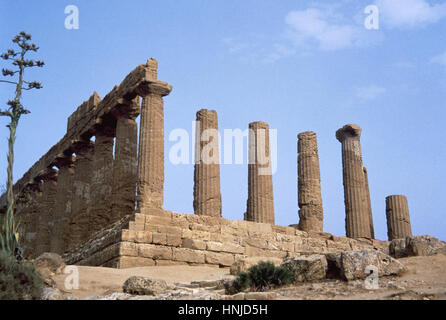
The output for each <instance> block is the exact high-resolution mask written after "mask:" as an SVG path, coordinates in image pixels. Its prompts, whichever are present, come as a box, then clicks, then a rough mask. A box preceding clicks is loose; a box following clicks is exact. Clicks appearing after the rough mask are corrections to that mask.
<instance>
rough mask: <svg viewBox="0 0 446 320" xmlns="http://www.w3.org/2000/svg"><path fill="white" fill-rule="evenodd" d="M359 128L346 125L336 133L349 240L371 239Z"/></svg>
mask: <svg viewBox="0 0 446 320" xmlns="http://www.w3.org/2000/svg"><path fill="white" fill-rule="evenodd" d="M361 130H362V129H361V128H360V127H359V126H358V125H355V124H347V125H345V126H344V127H342V128H341V129H339V130H338V131H337V132H336V138H337V139H338V140H339V142H341V143H342V168H343V180H344V203H345V215H346V217H345V226H346V234H347V237H349V238H371V237H372V235H371V233H370V218H369V206H368V203H367V191H366V188H365V180H364V171H363V165H362V153H361V142H360V137H361Z"/></svg>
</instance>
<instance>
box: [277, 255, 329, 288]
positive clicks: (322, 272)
mask: <svg viewBox="0 0 446 320" xmlns="http://www.w3.org/2000/svg"><path fill="white" fill-rule="evenodd" d="M281 266H282V267H285V268H286V269H288V270H290V271H291V272H293V273H294V278H295V281H296V282H305V281H313V280H322V279H325V277H326V274H327V259H326V258H325V256H324V255H317V254H315V255H310V256H307V257H293V258H289V259H286V260H285V261H284V262H283V263H282V265H281Z"/></svg>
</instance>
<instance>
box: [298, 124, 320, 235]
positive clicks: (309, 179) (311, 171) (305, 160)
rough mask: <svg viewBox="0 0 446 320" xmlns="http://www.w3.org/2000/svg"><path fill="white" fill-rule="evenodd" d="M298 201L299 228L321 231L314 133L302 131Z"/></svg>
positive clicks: (300, 138) (318, 170) (316, 152)
mask: <svg viewBox="0 0 446 320" xmlns="http://www.w3.org/2000/svg"><path fill="white" fill-rule="evenodd" d="M297 137H298V144H297V149H298V159H297V167H298V170H297V171H298V190H299V191H298V202H299V208H300V210H299V218H300V220H299V229H300V230H303V231H317V232H322V231H323V222H324V212H323V209H322V195H321V174H320V169H319V155H318V148H317V136H316V133H314V132H311V131H308V132H302V133H300V134H299V135H298V136H297Z"/></svg>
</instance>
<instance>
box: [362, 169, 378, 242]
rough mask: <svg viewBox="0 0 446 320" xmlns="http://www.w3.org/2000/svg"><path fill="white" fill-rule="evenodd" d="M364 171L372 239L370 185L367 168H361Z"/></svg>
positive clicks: (373, 228)
mask: <svg viewBox="0 0 446 320" xmlns="http://www.w3.org/2000/svg"><path fill="white" fill-rule="evenodd" d="M362 170H363V171H364V182H365V190H366V193H367V204H368V206H369V208H368V209H369V225H370V234H371V236H372V239H375V227H374V226H373V212H372V200H371V198H370V187H369V176H368V174H367V168H366V167H364V168H362Z"/></svg>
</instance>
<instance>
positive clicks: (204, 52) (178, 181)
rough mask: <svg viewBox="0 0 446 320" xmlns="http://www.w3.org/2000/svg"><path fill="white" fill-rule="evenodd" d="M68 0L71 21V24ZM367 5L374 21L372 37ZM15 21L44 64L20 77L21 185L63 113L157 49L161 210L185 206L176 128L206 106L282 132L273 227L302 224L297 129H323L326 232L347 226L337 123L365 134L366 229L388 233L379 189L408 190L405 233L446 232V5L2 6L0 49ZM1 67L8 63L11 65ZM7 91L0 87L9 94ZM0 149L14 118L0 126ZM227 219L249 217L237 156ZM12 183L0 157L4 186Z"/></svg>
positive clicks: (427, 0) (224, 117)
mask: <svg viewBox="0 0 446 320" xmlns="http://www.w3.org/2000/svg"><path fill="white" fill-rule="evenodd" d="M68 5H76V6H77V7H78V9H79V29H78V30H68V29H66V28H65V27H64V21H65V18H66V16H67V15H66V14H65V13H64V9H65V7H66V6H68ZM368 5H377V7H378V9H379V18H380V19H379V29H378V30H367V29H366V28H365V26H364V20H365V18H366V17H367V14H365V13H364V9H365V8H366V6H368ZM20 30H25V31H26V32H29V33H31V34H32V35H33V40H34V41H35V42H36V43H37V44H38V45H39V46H40V50H39V52H38V54H37V55H36V58H37V57H38V58H42V59H43V60H45V62H46V65H45V67H44V68H43V69H39V70H32V71H30V72H29V73H28V74H27V76H26V78H27V79H29V80H39V81H41V82H42V83H43V85H44V88H43V89H42V90H39V91H35V92H26V93H25V95H24V100H23V103H24V104H25V105H26V106H27V107H28V108H29V109H30V110H31V111H32V113H31V114H30V115H26V116H24V117H23V118H22V119H21V122H20V125H19V129H18V134H17V144H16V162H15V170H14V174H15V178H16V179H17V178H20V177H21V176H22V174H23V173H24V172H25V171H26V170H27V169H28V168H29V167H30V166H31V165H32V164H33V163H34V162H35V161H37V160H38V159H39V158H40V156H42V155H43V154H44V153H45V152H46V151H47V150H48V149H49V148H50V147H51V146H52V145H53V144H55V143H56V142H57V141H58V140H59V139H60V138H61V137H62V136H63V135H64V133H65V130H66V123H67V117H68V116H69V115H70V114H71V113H72V112H73V111H74V110H75V108H76V107H77V106H78V105H80V104H81V103H82V102H83V101H84V100H86V99H87V98H88V97H89V96H90V95H91V94H92V92H93V91H94V90H96V91H97V92H98V93H99V95H100V96H101V97H103V96H104V95H105V94H106V93H107V92H109V91H110V90H111V89H112V88H113V86H114V85H115V84H118V83H120V82H121V81H122V79H123V78H124V77H125V75H127V74H128V73H129V72H130V71H131V70H132V69H133V68H134V67H135V66H137V65H138V64H142V63H145V61H146V60H147V58H149V57H155V58H156V59H157V60H158V62H159V72H158V75H159V79H160V80H164V81H167V82H169V83H171V84H172V85H173V87H174V89H173V91H172V93H171V94H170V96H168V97H166V99H165V131H166V142H165V148H166V164H165V172H166V183H165V202H164V205H165V208H166V209H169V210H173V211H176V212H188V213H190V212H193V208H192V200H193V199H192V197H193V189H192V188H193V165H177V166H175V165H173V164H171V163H170V162H169V161H167V155H168V152H169V149H170V148H171V147H172V146H173V144H174V142H170V141H168V139H167V138H168V135H169V133H170V132H171V131H172V130H174V129H177V128H183V129H186V130H188V131H189V132H190V130H191V129H190V128H191V125H192V123H191V122H192V121H193V120H194V119H195V113H196V111H197V110H199V109H201V108H209V109H215V110H217V112H218V115H219V125H220V128H221V129H224V128H228V129H235V128H240V129H246V128H247V126H248V123H249V122H252V121H257V120H262V121H266V122H268V123H269V125H270V128H275V129H277V133H278V163H277V169H278V170H277V172H276V174H275V175H274V177H273V181H274V196H275V213H276V223H277V224H280V225H288V224H292V223H297V222H298V214H297V181H296V179H297V173H296V161H297V160H296V159H297V138H296V137H297V134H298V133H299V132H302V131H307V130H312V131H315V132H316V133H317V134H318V142H319V156H320V165H321V177H322V197H323V205H324V218H325V221H324V229H325V231H327V232H330V233H333V234H337V235H344V234H345V226H344V218H345V213H344V199H343V186H342V167H341V145H340V143H339V142H338V141H337V140H336V138H335V132H336V130H337V129H338V128H340V127H342V126H343V125H344V124H347V123H357V124H359V125H360V126H361V127H362V128H363V135H362V149H363V158H364V159H363V160H364V164H365V166H366V167H367V168H368V172H369V183H370V188H371V198H372V207H373V215H374V222H375V233H376V236H377V238H379V239H387V227H386V218H385V197H386V196H388V195H392V194H405V195H406V196H407V197H408V200H409V208H410V213H411V220H412V229H413V233H414V234H419V235H421V234H432V235H434V236H436V237H439V238H442V239H443V240H445V239H446V223H445V216H444V214H445V212H446V204H445V201H444V200H445V191H446V188H445V186H444V185H445V180H446V170H445V168H444V162H445V160H446V148H445V146H446V145H445V142H444V141H446V130H445V127H444V121H445V118H446V111H445V105H444V104H445V98H446V41H445V40H446V32H445V31H446V2H445V1H433V0H367V1H354V0H348V1H337V2H334V1H317V2H316V1H287V0H281V1H266V0H243V1H235V0H229V1H217V0H215V1H204V0H201V1H199V0H190V1H173V0H167V1H136V0H135V1H127V2H125V1H105V0H102V1H99V0H96V1H86V0H81V1H74V0H71V1H57V2H55V1H38V2H37V1H35V2H30V1H24V0H16V1H4V0H1V1H0V39H1V42H0V50H1V51H2V52H3V51H4V50H5V49H7V48H9V47H11V45H12V43H11V42H10V39H11V38H12V37H13V36H14V35H15V34H16V33H17V32H18V31H20ZM4 66H5V65H4V63H3V62H2V65H1V67H4ZM12 95H13V88H12V87H10V86H8V85H6V84H1V85H0V97H1V99H2V101H4V102H6V101H7V100H8V99H10V98H11V97H12ZM0 122H1V123H0V136H3V137H5V140H3V141H4V143H2V144H0V154H4V155H6V137H7V134H8V133H7V129H6V128H5V125H6V124H7V119H6V118H3V119H0ZM221 179H222V186H221V191H222V198H223V216H224V217H226V218H230V219H242V218H243V212H244V211H245V209H246V197H247V167H246V165H222V167H221ZM5 180H6V156H5V157H4V158H3V160H2V161H1V162H0V181H5Z"/></svg>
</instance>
